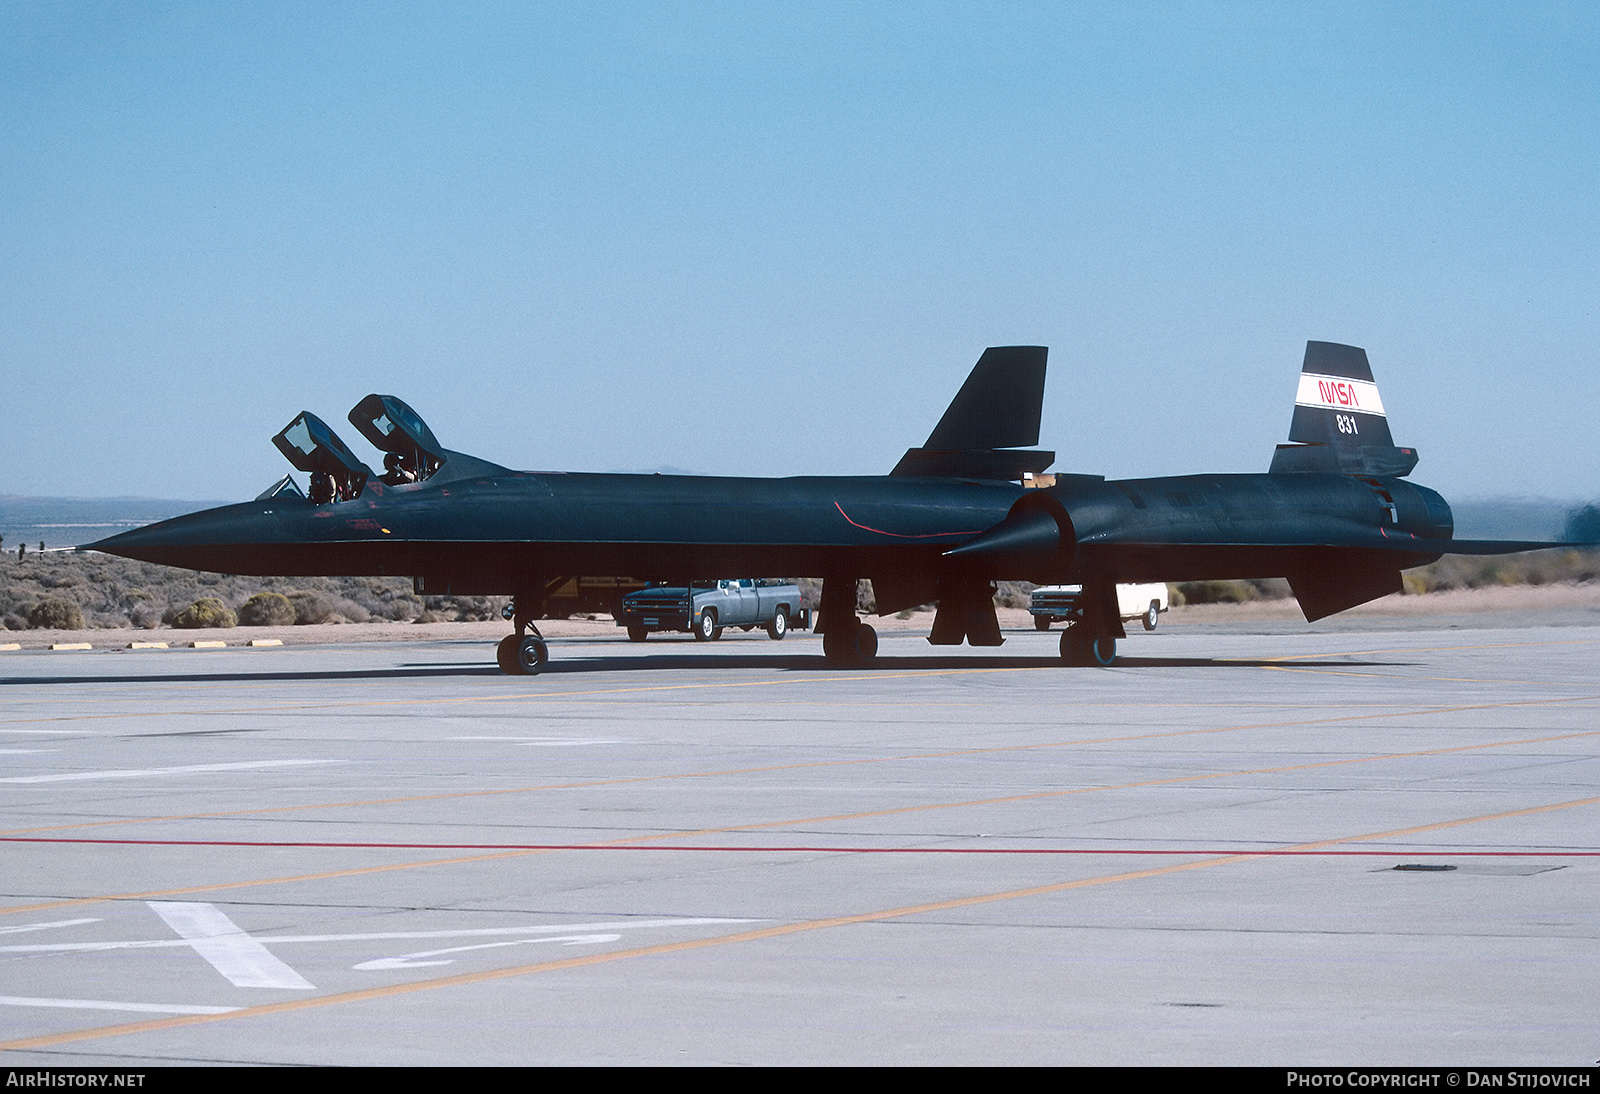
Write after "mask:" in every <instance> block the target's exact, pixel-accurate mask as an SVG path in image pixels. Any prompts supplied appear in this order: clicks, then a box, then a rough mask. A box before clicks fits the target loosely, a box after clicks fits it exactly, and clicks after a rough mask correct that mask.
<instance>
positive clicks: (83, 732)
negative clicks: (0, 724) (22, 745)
mask: <svg viewBox="0 0 1600 1094" xmlns="http://www.w3.org/2000/svg"><path fill="white" fill-rule="evenodd" d="M0 733H71V734H78V735H81V736H85V737H86V736H89V733H88V731H87V730H83V729H0Z"/></svg>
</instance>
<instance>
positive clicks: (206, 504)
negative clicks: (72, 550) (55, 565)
mask: <svg viewBox="0 0 1600 1094" xmlns="http://www.w3.org/2000/svg"><path fill="white" fill-rule="evenodd" d="M226 504H228V503H227V502H223V501H180V500H174V499H171V498H31V497H24V496H21V495H18V494H0V536H4V537H5V541H4V543H3V544H0V547H3V549H4V550H6V551H10V552H12V553H15V552H16V549H17V546H18V545H19V544H22V543H26V544H27V545H28V550H30V551H32V550H35V549H37V548H38V546H39V542H40V541H41V540H43V541H44V543H45V545H46V546H47V547H76V546H78V545H79V544H83V543H92V542H94V541H95V540H97V539H105V538H106V537H107V536H112V535H116V534H117V533H118V532H123V531H126V530H127V529H129V528H138V527H139V526H141V525H144V524H152V523H154V522H155V521H158V520H166V519H167V518H169V517H176V516H181V515H183V514H184V513H193V512H194V511H195V510H197V509H210V508H212V507H214V506H217V505H226Z"/></svg>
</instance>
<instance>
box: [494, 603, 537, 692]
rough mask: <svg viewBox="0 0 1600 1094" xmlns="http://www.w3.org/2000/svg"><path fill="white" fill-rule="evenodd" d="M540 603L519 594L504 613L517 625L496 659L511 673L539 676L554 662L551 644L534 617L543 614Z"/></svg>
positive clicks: (505, 639)
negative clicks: (551, 656)
mask: <svg viewBox="0 0 1600 1094" xmlns="http://www.w3.org/2000/svg"><path fill="white" fill-rule="evenodd" d="M537 603H538V601H537V599H536V598H534V597H530V596H521V595H519V596H516V597H513V598H512V601H511V603H510V604H508V605H506V607H505V610H504V611H502V612H501V613H500V614H501V616H503V617H504V618H506V619H509V620H511V622H512V626H514V627H515V628H516V631H515V633H513V634H508V635H506V636H505V637H504V638H502V639H500V644H499V645H498V646H496V647H495V661H496V662H497V663H498V664H499V665H500V671H501V672H503V673H505V674H506V675H508V676H537V675H538V674H539V673H541V672H543V671H544V667H545V665H547V664H549V663H550V646H549V644H548V643H547V642H545V640H544V636H543V635H542V634H540V633H539V628H538V627H536V626H534V625H533V620H534V617H535V616H536V615H538V614H540V613H539V611H538V610H536V608H535V607H534V605H536V604H537ZM524 631H527V632H530V633H527V634H524V633H523V632H524Z"/></svg>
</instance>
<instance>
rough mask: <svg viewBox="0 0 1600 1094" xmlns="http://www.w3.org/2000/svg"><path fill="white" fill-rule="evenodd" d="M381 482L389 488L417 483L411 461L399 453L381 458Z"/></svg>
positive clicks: (386, 454)
mask: <svg viewBox="0 0 1600 1094" xmlns="http://www.w3.org/2000/svg"><path fill="white" fill-rule="evenodd" d="M383 481H384V482H386V483H388V484H389V485H390V486H403V485H405V484H406V483H408V482H416V481H417V471H416V468H415V467H414V466H413V461H412V460H411V459H409V458H407V457H406V456H404V455H402V454H400V453H399V452H388V453H385V454H384V457H383Z"/></svg>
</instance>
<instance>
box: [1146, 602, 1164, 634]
mask: <svg viewBox="0 0 1600 1094" xmlns="http://www.w3.org/2000/svg"><path fill="white" fill-rule="evenodd" d="M1159 622H1161V602H1160V601H1159V600H1152V601H1151V602H1150V610H1149V611H1147V612H1145V613H1144V629H1145V630H1147V631H1153V630H1155V629H1156V624H1157V623H1159Z"/></svg>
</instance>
